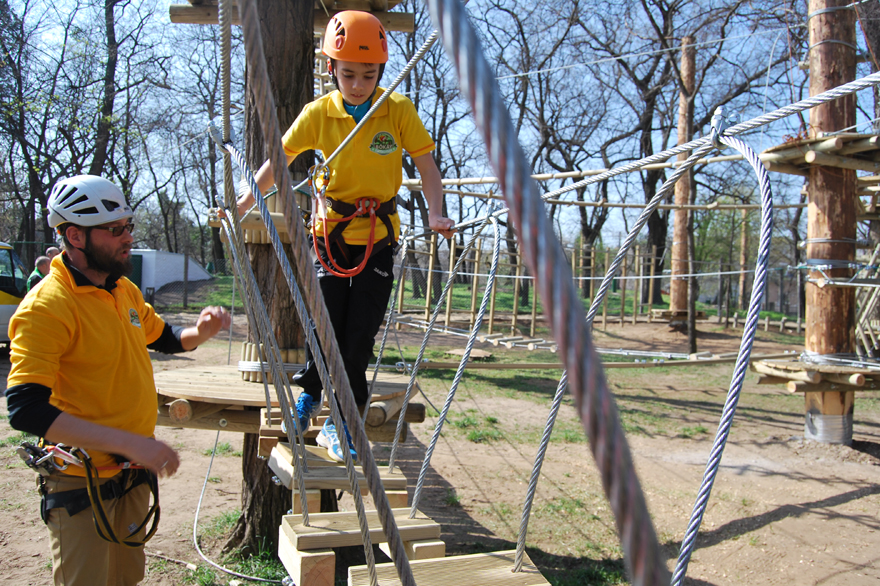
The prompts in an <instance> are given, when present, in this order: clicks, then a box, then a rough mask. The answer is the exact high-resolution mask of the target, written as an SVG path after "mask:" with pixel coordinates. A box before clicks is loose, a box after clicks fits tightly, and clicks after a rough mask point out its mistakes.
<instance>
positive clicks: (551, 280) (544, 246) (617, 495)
mask: <svg viewBox="0 0 880 586" xmlns="http://www.w3.org/2000/svg"><path fill="white" fill-rule="evenodd" d="M428 4H429V7H430V11H431V16H432V19H433V21H434V24H435V26H436V27H437V29H438V30H440V32H441V37H442V39H443V42H444V45H445V46H446V51H447V53H448V54H449V56H450V59H451V61H452V62H453V63H454V64H455V66H456V69H457V71H458V78H459V85H460V87H461V89H462V93H463V94H464V95H465V96H467V98H468V101H469V102H470V105H471V109H472V111H473V115H474V120H475V122H476V126H477V128H478V130H479V131H480V133H481V135H482V137H483V141H484V142H485V144H486V150H487V153H488V155H489V161H490V163H491V165H492V168H493V170H494V172H495V174H496V175H497V176H498V179H499V185H500V187H501V191H502V193H503V194H504V197H505V201H506V203H507V205H508V207H509V216H510V219H511V221H512V223H513V225H514V227H515V228H516V231H517V235H518V237H519V241H520V242H521V243H522V244H523V251H524V253H525V257H526V260H527V263H528V267H529V270H530V271H532V274H533V275H535V277H536V279H535V283H536V285H537V288H538V292H539V293H540V295H541V299H542V301H543V303H544V308H545V312H546V313H547V315H548V316H549V317H550V320H549V321H550V324H551V329H552V330H553V333H554V337H555V339H556V342H557V344H558V346H559V354H560V357H561V358H562V359H563V363H564V365H565V367H566V370H567V371H568V376H569V379H570V381H571V388H572V394H573V396H574V399H575V403H576V405H577V408H578V411H579V413H580V416H581V420H582V422H583V426H584V430H585V431H586V434H587V437H588V438H589V440H590V449H591V450H592V453H593V457H594V458H595V460H596V465H597V467H598V469H599V471H600V474H601V478H602V486H603V488H604V490H605V494H606V496H607V497H608V499H609V502H610V505H611V509H612V510H613V511H614V516H615V520H616V523H617V530H618V534H619V535H620V540H621V546H622V549H623V552H624V554H625V555H624V559H625V562H626V566H627V570H628V572H629V575H630V576H631V578H632V581H633V583H634V584H636V585H638V586H641V585H658V586H659V585H660V584H663V585H664V586H665V585H666V584H668V581H669V572H668V571H667V569H666V565H665V561H664V559H665V556H664V555H663V553H662V551H661V550H660V545H659V543H658V541H657V535H656V532H655V530H654V526H653V524H652V522H651V518H650V515H649V514H648V509H647V504H646V502H645V496H644V493H643V492H642V489H641V486H640V484H639V480H638V477H637V476H636V472H635V468H634V466H633V461H632V456H631V454H630V450H629V446H628V444H627V441H626V437H625V436H624V433H623V429H622V428H621V425H620V418H619V416H618V412H617V406H616V404H615V402H614V399H613V397H612V395H611V393H610V391H609V390H608V387H607V383H606V381H605V378H604V375H603V373H602V367H601V363H600V360H599V356H598V355H597V354H596V352H595V349H594V348H593V344H592V340H591V338H590V332H589V327H588V326H587V325H586V315H585V311H584V308H583V305H582V304H581V302H580V296H579V292H578V291H577V290H576V288H575V285H574V281H573V280H572V275H571V271H570V269H569V268H568V265H567V260H566V258H565V253H564V252H563V250H562V247H561V245H560V243H559V241H558V240H557V239H556V236H555V234H554V232H553V225H552V223H551V222H550V220H549V218H548V217H547V214H546V211H545V209H544V202H543V199H542V197H541V194H540V192H539V188H538V185H537V183H536V182H535V181H534V180H532V179H531V177H530V176H529V175H530V168H529V165H528V162H527V160H526V157H525V155H524V153H523V151H522V148H521V147H520V145H519V143H518V142H517V138H516V137H517V134H516V131H515V129H514V127H513V123H512V122H511V120H510V116H509V114H508V112H507V109H506V107H505V106H504V100H503V98H502V95H501V91H500V88H499V87H498V84H497V82H496V81H495V79H494V76H493V72H492V69H491V67H490V66H489V63H488V62H487V61H486V59H485V56H484V55H483V52H482V49H481V47H480V42H479V39H478V37H477V34H476V32H475V31H474V29H473V27H472V26H471V24H470V22H469V21H468V17H467V12H466V11H465V10H464V9H463V7H462V5H461V3H460V2H456V1H452V0H429V3H428ZM698 146H700V145H696V147H698ZM696 147H694V146H692V147H690V148H696Z"/></svg>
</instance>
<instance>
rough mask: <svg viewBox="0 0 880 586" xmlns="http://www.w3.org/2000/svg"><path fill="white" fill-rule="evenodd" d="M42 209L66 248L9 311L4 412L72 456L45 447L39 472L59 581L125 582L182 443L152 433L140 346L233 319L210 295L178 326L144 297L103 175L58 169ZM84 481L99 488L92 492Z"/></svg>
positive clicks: (131, 578)
mask: <svg viewBox="0 0 880 586" xmlns="http://www.w3.org/2000/svg"><path fill="white" fill-rule="evenodd" d="M48 208H49V217H48V220H49V225H50V226H51V227H52V228H54V229H55V230H56V231H57V232H58V234H59V236H60V237H61V238H62V240H63V246H64V252H63V253H62V254H60V255H59V256H56V257H55V258H54V259H53V260H52V270H51V271H50V272H49V274H48V275H47V276H46V277H45V278H44V279H43V281H42V282H41V283H40V286H39V287H37V288H36V289H34V291H33V292H31V293H30V294H28V295H27V296H25V298H24V300H23V301H22V302H21V305H19V307H18V310H17V311H16V313H15V315H13V317H12V319H11V320H10V323H9V339H10V340H11V342H10V362H11V363H12V365H11V368H10V371H9V377H8V379H7V389H6V404H7V407H8V410H9V424H10V426H11V427H12V428H13V429H17V430H19V431H24V432H26V433H30V434H33V435H35V436H37V437H40V438H41V442H40V443H41V446H42V449H44V450H50V449H51V450H56V449H59V448H60V446H61V445H62V444H63V445H64V446H69V447H66V448H64V449H65V450H67V451H68V453H73V454H78V456H77V457H78V458H79V460H78V463H79V465H77V464H76V463H69V464H67V465H66V467H64V462H62V461H59V460H58V459H54V460H52V459H50V460H49V461H48V462H47V463H46V464H44V466H46V468H45V469H44V468H39V470H38V471H39V472H40V475H39V476H38V477H37V479H38V486H39V491H40V494H41V495H42V500H41V503H40V516H41V517H42V518H43V521H44V522H45V524H46V527H47V528H48V530H49V547H50V550H51V552H52V575H53V578H54V581H55V584H56V585H65V586H105V585H114V586H129V585H134V584H137V583H138V582H140V581H141V580H143V579H144V568H145V560H146V557H145V554H144V547H143V543H145V542H146V541H147V539H149V536H151V535H152V531H153V529H154V528H155V525H151V524H152V523H153V522H152V521H150V519H151V518H153V519H156V520H157V519H158V516H159V515H158V510H157V506H158V504H159V503H158V494H159V493H158V480H157V478H158V477H167V476H171V475H173V474H174V473H175V472H176V471H177V468H178V466H180V460H179V458H178V455H177V452H176V451H175V450H174V449H173V448H172V447H171V446H169V445H167V444H165V443H163V442H161V441H158V440H156V439H155V438H154V437H153V434H154V431H155V427H156V406H157V403H156V385H155V383H154V382H153V367H152V364H151V362H150V356H149V353H148V352H147V348H150V349H153V350H158V351H160V352H165V353H176V352H183V351H186V350H194V349H195V348H196V347H197V346H198V345H199V344H201V343H203V342H205V341H206V340H208V339H210V338H212V337H213V336H215V335H216V334H217V333H218V332H219V331H220V330H221V329H222V328H228V327H229V323H230V317H229V313H227V312H226V310H225V309H223V308H221V307H207V308H205V309H204V310H202V312H201V315H199V317H198V320H197V321H196V324H195V325H193V326H191V327H188V328H182V327H175V326H170V325H168V324H166V323H165V322H164V321H163V320H162V318H160V317H159V316H158V315H157V314H156V312H155V311H154V310H153V308H152V307H151V306H150V305H149V304H148V303H146V302H144V298H143V296H142V295H141V292H140V289H138V287H137V286H136V285H135V284H134V283H132V282H131V281H129V280H128V279H127V278H126V275H128V274H131V270H132V263H131V245H132V242H133V241H134V239H133V238H132V236H131V232H132V230H134V223H133V222H132V217H133V215H134V214H133V212H132V209H131V207H130V206H129V205H128V202H126V200H125V196H124V195H123V193H122V191H121V190H120V189H119V188H118V187H117V186H116V185H114V184H113V183H111V182H110V181H107V180H106V179H103V178H101V177H96V176H93V175H79V176H76V177H70V178H68V179H64V180H62V181H59V182H58V183H57V184H55V186H54V187H53V188H52V192H51V194H50V196H49V202H48ZM35 449H36V448H35ZM51 453H52V454H56V453H58V452H54V451H53V452H51ZM40 461H41V462H42V460H40ZM51 462H55V464H51ZM87 467H88V468H87ZM87 470H90V471H91V472H92V473H91V474H90V475H89V477H88V479H87ZM89 482H91V483H92V486H97V488H96V490H98V494H99V495H100V497H99V498H96V499H95V501H94V502H92V499H91V498H90V496H89V494H88V493H87V486H88V483H89ZM151 494H152V495H153V506H152V507H151V506H150V495H151ZM96 503H97V504H96ZM99 520H100V522H101V525H100V527H99ZM105 521H106V522H105ZM108 527H109V528H112V532H110V531H107V530H106V529H107V528H108ZM113 537H115V538H116V539H117V540H118V541H124V542H127V543H128V545H123V544H121V543H118V541H117V542H113V541H112V538H113Z"/></svg>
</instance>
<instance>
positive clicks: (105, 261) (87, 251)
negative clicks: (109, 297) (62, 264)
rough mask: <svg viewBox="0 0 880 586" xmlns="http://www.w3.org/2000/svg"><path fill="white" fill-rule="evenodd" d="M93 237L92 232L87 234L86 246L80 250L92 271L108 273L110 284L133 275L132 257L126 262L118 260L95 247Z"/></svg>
mask: <svg viewBox="0 0 880 586" xmlns="http://www.w3.org/2000/svg"><path fill="white" fill-rule="evenodd" d="M91 236H92V234H91V232H89V233H88V234H86V245H85V247H84V248H81V249H80V250H82V252H83V254H84V255H85V257H86V263H87V266H88V267H89V268H90V269H91V270H93V271H98V272H101V273H108V275H109V276H108V277H107V280H108V282H114V281H116V280H118V279H119V278H120V277H127V276H129V275H130V274H131V273H132V271H133V270H134V265H132V263H131V255H129V257H128V258H127V259H125V260H116V259H115V258H114V257H113V255H112V254H110V253H108V252H106V251H103V250H98V249H97V248H95V247H93V246H92V238H91Z"/></svg>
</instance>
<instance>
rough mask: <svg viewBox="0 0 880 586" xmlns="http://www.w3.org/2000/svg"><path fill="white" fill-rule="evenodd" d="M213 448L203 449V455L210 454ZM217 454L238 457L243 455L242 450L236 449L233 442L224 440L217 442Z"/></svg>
mask: <svg viewBox="0 0 880 586" xmlns="http://www.w3.org/2000/svg"><path fill="white" fill-rule="evenodd" d="M212 451H213V450H210V449H207V450H202V455H203V456H210V455H211V452H212ZM215 454H216V455H217V456H235V457H236V458H240V457H241V456H242V453H241V450H236V449H234V448H233V447H232V444H230V443H229V442H222V443H219V444H217V450H216V452H215Z"/></svg>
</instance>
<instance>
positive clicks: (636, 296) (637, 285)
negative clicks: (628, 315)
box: [632, 246, 644, 325]
mask: <svg viewBox="0 0 880 586" xmlns="http://www.w3.org/2000/svg"><path fill="white" fill-rule="evenodd" d="M643 260H644V259H642V257H641V255H640V254H639V247H638V246H636V251H635V254H634V255H633V261H634V263H635V266H636V267H638V268H637V269H636V270H635V271H634V273H635V276H637V277H641V276H642V269H643V266H642V265H643V264H644V263H643V262H642V261H643ZM641 300H642V279H641V278H639V279H638V280H636V281H634V285H633V316H632V323H633V325H636V320H637V319H638V316H639V302H640V301H641Z"/></svg>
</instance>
